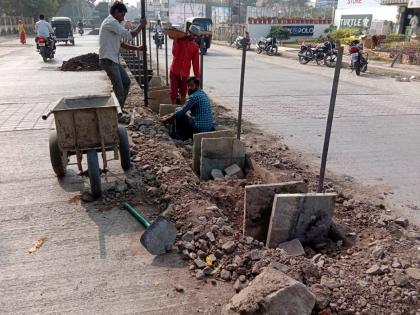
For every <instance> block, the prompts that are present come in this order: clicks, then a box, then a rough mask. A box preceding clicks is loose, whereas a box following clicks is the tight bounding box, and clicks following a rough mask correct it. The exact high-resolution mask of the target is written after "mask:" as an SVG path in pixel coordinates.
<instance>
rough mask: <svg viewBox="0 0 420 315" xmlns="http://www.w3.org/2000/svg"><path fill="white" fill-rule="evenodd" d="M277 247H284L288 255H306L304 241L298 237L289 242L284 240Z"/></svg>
mask: <svg viewBox="0 0 420 315" xmlns="http://www.w3.org/2000/svg"><path fill="white" fill-rule="evenodd" d="M277 247H278V248H281V249H284V250H285V251H286V253H287V255H288V256H292V257H296V256H305V249H304V248H303V246H302V243H301V242H300V241H299V240H298V239H297V238H295V239H294V240H291V241H289V242H283V243H281V244H279V245H278V246H277Z"/></svg>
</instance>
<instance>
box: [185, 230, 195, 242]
mask: <svg viewBox="0 0 420 315" xmlns="http://www.w3.org/2000/svg"><path fill="white" fill-rule="evenodd" d="M182 240H183V241H185V242H192V241H193V240H194V233H193V232H191V231H188V232H186V233H185V234H184V235H183V236H182Z"/></svg>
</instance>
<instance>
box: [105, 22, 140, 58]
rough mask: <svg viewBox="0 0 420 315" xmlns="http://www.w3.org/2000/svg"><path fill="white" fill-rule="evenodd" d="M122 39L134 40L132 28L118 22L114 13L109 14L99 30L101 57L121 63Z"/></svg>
mask: <svg viewBox="0 0 420 315" xmlns="http://www.w3.org/2000/svg"><path fill="white" fill-rule="evenodd" d="M122 39H126V40H132V39H133V36H131V32H130V30H128V29H126V28H124V26H123V25H122V24H121V23H120V22H118V20H117V19H115V18H114V17H113V16H112V15H109V16H108V17H107V18H106V19H105V20H104V21H103V22H102V25H101V28H100V30H99V59H109V60H112V61H113V62H115V63H119V60H118V57H119V54H120V48H121V41H122Z"/></svg>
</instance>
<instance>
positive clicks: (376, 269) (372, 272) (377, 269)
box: [366, 265, 381, 276]
mask: <svg viewBox="0 0 420 315" xmlns="http://www.w3.org/2000/svg"><path fill="white" fill-rule="evenodd" d="M366 274H368V275H371V276H374V275H379V274H381V267H379V266H378V265H373V266H372V267H370V268H369V269H368V270H366Z"/></svg>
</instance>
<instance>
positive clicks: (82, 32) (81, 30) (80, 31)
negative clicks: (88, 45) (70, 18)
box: [79, 27, 85, 36]
mask: <svg viewBox="0 0 420 315" xmlns="http://www.w3.org/2000/svg"><path fill="white" fill-rule="evenodd" d="M84 33H85V31H84V29H83V27H79V34H80V36H83V34H84Z"/></svg>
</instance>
